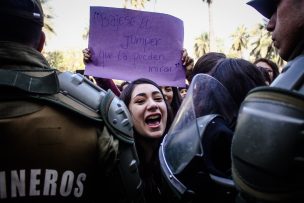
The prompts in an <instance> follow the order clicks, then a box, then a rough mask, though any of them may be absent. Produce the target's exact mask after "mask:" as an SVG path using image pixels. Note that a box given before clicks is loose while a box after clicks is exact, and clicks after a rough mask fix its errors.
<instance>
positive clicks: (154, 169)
mask: <svg viewBox="0 0 304 203" xmlns="http://www.w3.org/2000/svg"><path fill="white" fill-rule="evenodd" d="M120 98H121V99H122V100H123V101H124V102H125V104H126V105H127V107H128V108H129V111H130V113H131V117H132V119H133V123H134V132H135V133H134V138H135V143H136V148H137V151H138V156H139V160H140V165H139V166H140V173H141V177H142V179H143V187H144V195H145V199H146V202H166V193H165V192H164V188H163V184H162V179H161V173H160V166H159V160H158V148H159V144H160V142H161V141H162V138H163V136H164V135H165V133H166V132H167V129H168V128H169V127H170V124H171V121H172V115H171V113H170V111H169V108H170V107H169V105H168V103H167V102H166V100H165V97H164V95H163V93H162V91H161V89H160V87H159V86H158V85H157V84H156V83H155V82H153V81H151V80H148V79H143V78H142V79H137V80H134V81H132V82H131V83H130V84H129V85H128V86H127V87H126V89H124V90H123V91H122V93H121V95H120Z"/></svg>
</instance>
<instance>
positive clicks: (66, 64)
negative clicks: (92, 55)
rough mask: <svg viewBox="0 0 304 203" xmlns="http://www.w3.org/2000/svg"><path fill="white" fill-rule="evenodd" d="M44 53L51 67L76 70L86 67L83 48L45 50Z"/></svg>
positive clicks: (61, 69)
mask: <svg viewBox="0 0 304 203" xmlns="http://www.w3.org/2000/svg"><path fill="white" fill-rule="evenodd" d="M43 55H44V56H45V57H46V59H47V61H48V62H49V64H50V65H51V67H54V68H56V69H58V70H60V71H71V72H75V71H76V70H78V69H84V64H83V55H82V51H81V50H68V51H52V52H44V53H43Z"/></svg>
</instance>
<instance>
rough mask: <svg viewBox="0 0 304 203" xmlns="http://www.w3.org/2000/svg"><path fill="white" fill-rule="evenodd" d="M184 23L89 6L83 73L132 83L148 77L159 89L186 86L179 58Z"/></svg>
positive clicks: (150, 15)
mask: <svg viewBox="0 0 304 203" xmlns="http://www.w3.org/2000/svg"><path fill="white" fill-rule="evenodd" d="M183 39H184V29H183V22H182V21H181V20H180V19H178V18H176V17H173V16H170V15H167V14H161V13H153V12H144V11H135V10H129V9H120V8H109V7H91V8H90V33H89V48H90V50H91V52H92V62H91V63H89V64H87V65H86V68H85V74H86V75H92V76H96V77H101V78H111V79H119V80H127V81H132V80H134V79H137V78H142V77H143V78H149V79H151V80H153V81H155V82H156V83H158V84H159V85H161V86H185V70H184V68H183V67H182V62H181V56H182V48H183Z"/></svg>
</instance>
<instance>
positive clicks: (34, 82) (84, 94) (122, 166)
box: [0, 69, 142, 200]
mask: <svg viewBox="0 0 304 203" xmlns="http://www.w3.org/2000/svg"><path fill="white" fill-rule="evenodd" d="M45 71H46V72H49V73H47V74H46V76H44V77H34V76H31V75H29V74H25V73H23V72H21V71H13V70H5V69H0V76H1V77H0V87H1V89H2V88H5V89H6V88H7V89H8V91H5V92H6V93H5V94H1V95H0V101H10V100H18V99H22V100H29V101H36V102H43V103H47V104H48V105H52V106H55V107H57V108H63V109H65V110H68V111H69V112H71V113H74V114H75V116H81V117H83V118H85V119H89V120H90V121H92V122H95V123H96V122H97V123H98V124H100V126H101V127H104V126H106V127H107V129H108V131H109V132H110V134H111V135H112V136H113V137H114V138H116V139H118V140H119V153H118V171H119V172H120V179H121V186H122V187H123V190H124V191H125V194H126V195H127V196H128V198H129V199H131V200H132V199H136V198H138V196H140V193H141V186H142V183H141V179H140V177H139V172H138V164H139V159H138V156H137V152H136V149H135V142H134V138H133V123H132V120H131V117H130V114H129V112H128V109H127V107H126V106H125V104H124V103H123V101H121V100H120V99H119V98H118V97H116V96H115V94H114V93H113V92H112V91H110V90H109V91H107V92H106V91H105V90H103V89H102V88H100V87H98V86H96V85H95V84H94V83H92V82H91V81H90V80H88V79H87V78H85V77H84V76H83V75H80V74H73V73H71V72H63V73H59V72H56V71H55V70H52V69H48V70H45ZM11 90H13V91H11ZM10 92H14V93H10Z"/></svg>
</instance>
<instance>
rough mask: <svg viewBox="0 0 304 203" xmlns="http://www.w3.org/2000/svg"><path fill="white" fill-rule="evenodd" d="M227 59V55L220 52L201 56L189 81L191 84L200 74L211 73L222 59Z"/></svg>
mask: <svg viewBox="0 0 304 203" xmlns="http://www.w3.org/2000/svg"><path fill="white" fill-rule="evenodd" d="M224 58H226V55H225V54H223V53H219V52H209V53H207V54H205V55H203V56H201V57H200V58H199V59H198V60H197V61H196V63H195V65H194V67H193V70H192V72H191V74H190V75H189V78H187V79H188V81H189V82H191V80H192V78H193V77H194V76H195V75H196V74H199V73H206V74H208V72H210V71H211V70H212V68H214V67H215V65H216V64H217V62H218V61H219V60H220V59H224Z"/></svg>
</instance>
